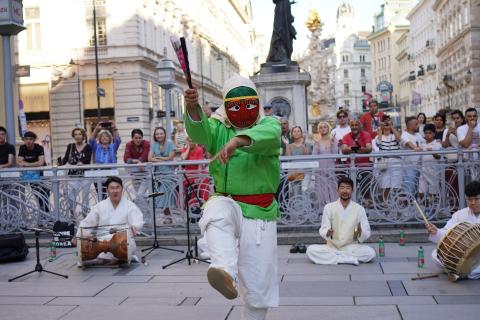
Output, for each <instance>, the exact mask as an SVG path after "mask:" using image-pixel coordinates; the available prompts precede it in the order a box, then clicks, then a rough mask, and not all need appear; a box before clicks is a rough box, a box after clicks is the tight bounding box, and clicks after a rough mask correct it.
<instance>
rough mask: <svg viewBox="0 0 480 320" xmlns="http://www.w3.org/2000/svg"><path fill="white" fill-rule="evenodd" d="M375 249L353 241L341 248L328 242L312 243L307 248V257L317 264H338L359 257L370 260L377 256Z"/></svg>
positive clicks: (359, 258)
mask: <svg viewBox="0 0 480 320" xmlns="http://www.w3.org/2000/svg"><path fill="white" fill-rule="evenodd" d="M375 255H376V253H375V250H374V249H372V248H370V247H369V246H367V245H362V244H357V243H352V244H348V245H346V246H344V247H342V248H341V249H337V248H335V247H334V246H332V245H328V244H324V245H322V244H312V245H311V246H309V247H308V248H307V257H308V258H309V259H310V260H311V261H312V262H313V263H315V264H338V263H344V262H346V261H349V260H352V258H355V259H357V260H358V261H359V262H369V261H370V260H372V259H373V258H375Z"/></svg>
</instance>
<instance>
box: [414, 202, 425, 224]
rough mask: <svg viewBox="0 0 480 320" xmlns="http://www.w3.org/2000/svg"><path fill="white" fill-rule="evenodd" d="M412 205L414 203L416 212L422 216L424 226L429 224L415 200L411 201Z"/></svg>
mask: <svg viewBox="0 0 480 320" xmlns="http://www.w3.org/2000/svg"><path fill="white" fill-rule="evenodd" d="M413 203H414V204H415V206H416V207H417V210H418V212H420V215H421V216H422V218H423V221H424V222H425V224H429V222H428V219H427V216H425V213H423V210H422V208H420V206H419V205H418V202H417V200H415V199H413Z"/></svg>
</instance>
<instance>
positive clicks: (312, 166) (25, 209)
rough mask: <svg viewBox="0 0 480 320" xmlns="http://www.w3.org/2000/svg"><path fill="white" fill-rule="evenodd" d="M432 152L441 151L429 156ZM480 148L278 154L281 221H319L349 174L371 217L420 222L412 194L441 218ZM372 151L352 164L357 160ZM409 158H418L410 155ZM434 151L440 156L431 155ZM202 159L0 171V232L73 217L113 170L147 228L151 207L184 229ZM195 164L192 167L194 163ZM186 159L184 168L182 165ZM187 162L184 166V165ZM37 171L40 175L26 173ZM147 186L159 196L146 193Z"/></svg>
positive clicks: (194, 208) (193, 208)
mask: <svg viewBox="0 0 480 320" xmlns="http://www.w3.org/2000/svg"><path fill="white" fill-rule="evenodd" d="M433 154H435V155H439V158H440V159H438V160H437V159H435V158H434V157H433ZM478 154H479V150H471V151H463V150H456V149H455V150H454V149H452V150H443V151H438V152H435V153H432V152H416V153H411V152H389V153H376V154H369V155H351V156H348V157H346V156H342V155H318V156H301V157H298V156H297V157H282V158H281V161H282V170H281V173H280V181H281V182H280V187H279V189H278V191H277V194H276V198H277V200H278V202H279V205H280V211H281V212H280V217H279V221H278V222H279V227H280V228H291V227H317V226H319V225H320V222H321V218H322V211H323V207H324V206H325V204H327V203H328V202H332V201H335V200H336V199H337V198H338V196H337V192H336V189H337V179H338V177H341V176H349V177H350V178H352V180H354V183H355V189H354V190H355V192H354V196H353V197H354V200H355V201H357V202H358V203H360V204H361V205H363V206H364V207H365V208H366V210H367V214H368V217H369V220H370V222H371V223H372V224H376V225H380V224H383V225H398V224H407V223H408V224H410V223H413V224H415V223H422V219H421V217H420V215H419V213H418V212H417V211H416V209H415V207H414V206H413V201H412V200H414V199H415V200H417V201H418V202H419V203H420V206H421V207H423V209H424V211H425V213H426V215H427V216H428V218H429V219H430V220H431V221H432V222H443V221H445V220H447V219H448V218H449V217H450V216H451V214H452V213H453V212H455V211H456V210H458V209H459V208H462V207H464V205H465V198H464V186H465V183H466V182H469V181H471V180H476V179H479V178H480V159H479V156H478ZM362 157H368V158H370V160H371V161H370V162H369V163H367V164H363V165H356V164H355V160H356V159H357V160H358V158H362ZM415 157H417V158H418V157H420V158H423V161H416V160H415ZM437 157H438V156H437ZM207 164H208V161H177V162H166V163H163V164H152V163H147V164H144V165H115V166H106V165H102V166H98V165H91V166H83V167H82V169H84V172H83V175H69V174H68V173H69V172H68V170H69V168H68V167H43V168H28V169H20V168H12V169H3V170H0V232H10V231H13V230H25V229H28V228H31V227H35V226H42V225H43V226H51V225H52V224H53V222H55V221H57V220H61V221H69V222H75V223H78V221H79V220H81V219H83V217H85V216H86V214H87V213H88V211H89V209H90V207H91V206H92V205H94V204H96V203H97V202H98V201H100V200H101V199H102V198H103V197H105V190H104V186H103V182H104V181H105V179H106V177H107V176H111V175H117V176H120V177H121V178H122V179H123V181H124V191H125V196H126V197H127V198H128V199H130V200H132V201H133V202H135V203H136V204H137V205H138V206H139V207H140V209H141V210H142V212H143V213H144V217H145V222H146V228H145V230H146V233H147V234H151V231H152V229H153V228H152V225H153V212H154V211H155V215H156V218H157V220H156V222H157V225H158V226H159V227H161V228H163V230H164V232H167V233H168V232H173V231H175V230H178V229H180V230H181V231H183V229H184V228H185V222H186V215H185V208H186V207H188V208H189V213H190V223H193V222H196V221H197V220H198V219H199V218H200V215H201V210H200V207H201V204H202V203H203V202H204V201H206V200H207V199H208V196H209V195H210V194H212V193H213V183H212V179H211V177H210V176H209V175H208V173H207V171H206V169H205V167H206V165H207ZM194 165H196V166H197V167H198V169H195V170H192V166H194ZM185 166H187V167H185ZM185 168H187V169H185ZM35 171H36V172H41V173H42V174H41V175H40V176H38V174H37V175H35V174H32V172H35ZM152 192H160V193H162V195H160V196H158V197H156V198H155V199H152V198H147V195H148V194H150V193H152Z"/></svg>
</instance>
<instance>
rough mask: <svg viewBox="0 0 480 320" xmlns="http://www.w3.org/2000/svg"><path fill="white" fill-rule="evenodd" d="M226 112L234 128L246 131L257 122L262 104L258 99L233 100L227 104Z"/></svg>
mask: <svg viewBox="0 0 480 320" xmlns="http://www.w3.org/2000/svg"><path fill="white" fill-rule="evenodd" d="M225 111H226V113H227V117H228V120H229V121H230V123H231V124H232V125H233V126H234V127H236V128H240V129H246V128H249V127H251V126H252V125H253V124H255V122H256V121H257V119H258V115H259V113H260V102H259V101H258V99H242V98H239V99H232V100H230V101H228V102H225Z"/></svg>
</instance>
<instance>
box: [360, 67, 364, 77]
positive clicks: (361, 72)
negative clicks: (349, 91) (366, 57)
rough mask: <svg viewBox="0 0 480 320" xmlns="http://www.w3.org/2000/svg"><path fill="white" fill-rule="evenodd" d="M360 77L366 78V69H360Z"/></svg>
mask: <svg viewBox="0 0 480 320" xmlns="http://www.w3.org/2000/svg"><path fill="white" fill-rule="evenodd" d="M360 77H362V78H365V69H363V68H362V69H360Z"/></svg>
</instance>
